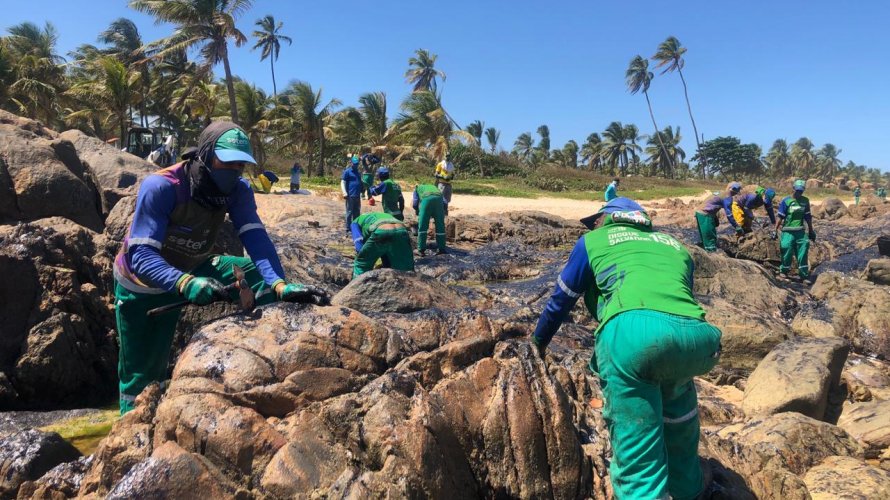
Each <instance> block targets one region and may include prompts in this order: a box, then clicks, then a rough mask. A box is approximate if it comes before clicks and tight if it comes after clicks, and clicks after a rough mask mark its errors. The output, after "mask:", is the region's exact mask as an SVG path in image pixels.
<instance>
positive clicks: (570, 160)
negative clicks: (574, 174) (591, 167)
mask: <svg viewBox="0 0 890 500" xmlns="http://www.w3.org/2000/svg"><path fill="white" fill-rule="evenodd" d="M579 150H580V148H579V147H578V143H577V142H575V141H574V140H572V139H569V141H568V142H566V145H565V146H563V147H562V150H561V151H560V153H561V156H562V166H564V167H566V168H578V151H579Z"/></svg>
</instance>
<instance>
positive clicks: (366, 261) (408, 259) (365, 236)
mask: <svg viewBox="0 0 890 500" xmlns="http://www.w3.org/2000/svg"><path fill="white" fill-rule="evenodd" d="M352 241H353V243H355V252H356V256H355V261H354V263H353V266H352V277H353V278H355V277H356V276H358V275H360V274H362V273H366V272H368V271H370V270H372V269H374V265H375V264H377V259H381V260H382V261H383V267H391V268H393V269H396V270H399V271H413V270H414V253H413V252H412V251H411V240H410V239H409V238H408V230H407V229H406V228H405V224H403V223H402V222H401V221H399V220H397V219H396V218H395V217H393V216H392V215H390V214H386V213H382V212H370V213H366V214H362V215H359V216H358V218H356V219H355V220H353V221H352Z"/></svg>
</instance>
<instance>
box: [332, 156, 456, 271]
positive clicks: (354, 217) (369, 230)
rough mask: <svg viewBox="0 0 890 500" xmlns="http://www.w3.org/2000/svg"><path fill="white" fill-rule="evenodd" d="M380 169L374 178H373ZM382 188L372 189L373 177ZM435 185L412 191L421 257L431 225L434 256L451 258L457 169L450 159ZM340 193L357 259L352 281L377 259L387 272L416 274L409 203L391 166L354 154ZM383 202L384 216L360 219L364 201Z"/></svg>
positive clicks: (376, 214)
mask: <svg viewBox="0 0 890 500" xmlns="http://www.w3.org/2000/svg"><path fill="white" fill-rule="evenodd" d="M375 170H376V173H375ZM375 177H376V178H377V181H378V184H376V185H374V184H373V182H374V178H375ZM434 177H435V179H436V184H437V185H432V184H418V185H417V186H416V187H415V188H414V193H413V195H412V200H411V208H413V209H414V213H415V214H416V215H417V252H418V254H419V255H421V256H423V255H424V254H425V253H426V251H427V238H428V236H427V232H428V231H429V227H430V221H431V220H432V221H433V222H435V235H436V253H437V254H445V253H447V251H448V250H447V246H446V240H445V216H446V215H447V214H448V204H449V203H450V202H451V181H452V180H453V179H454V165H453V164H452V163H451V156H450V155H449V154H446V155H445V158H444V159H443V160H442V161H441V162H439V163H438V164H437V165H436V170H435V174H434ZM340 192H341V195H342V196H343V199H344V200H345V201H346V228H347V231H348V232H349V233H350V234H351V235H352V241H353V243H354V244H355V250H356V253H357V256H356V258H355V261H354V263H353V277H357V276H359V275H361V274H362V273H365V272H368V271H370V270H372V269H374V266H375V265H376V263H377V261H378V259H379V260H380V262H381V265H382V266H383V267H392V268H394V269H398V270H413V269H414V253H413V250H412V248H411V241H410V237H409V235H408V231H407V226H405V224H404V220H405V215H404V210H405V199H404V197H403V195H402V188H401V186H399V184H398V183H397V182H396V181H395V180H393V179H392V172H391V171H390V169H389V167H387V166H385V165H383V164H382V162H381V160H380V158H379V157H378V156H376V155H374V154H370V153H367V154H363V155H361V156H359V155H357V154H354V155H352V157H351V158H350V162H349V165H347V166H346V168H344V169H343V174H342V175H341V177H340ZM375 196H380V197H381V205H382V207H381V208H382V209H383V211H382V212H371V213H368V214H364V215H362V214H361V200H362V199H363V198H364V199H367V200H368V202H369V204H371V205H373V204H374V197H375Z"/></svg>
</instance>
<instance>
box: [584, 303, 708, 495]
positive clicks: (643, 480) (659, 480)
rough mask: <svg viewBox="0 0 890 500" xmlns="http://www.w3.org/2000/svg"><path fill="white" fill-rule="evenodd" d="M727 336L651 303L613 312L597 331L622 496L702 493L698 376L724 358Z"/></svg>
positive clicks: (596, 363) (594, 363)
mask: <svg viewBox="0 0 890 500" xmlns="http://www.w3.org/2000/svg"><path fill="white" fill-rule="evenodd" d="M720 335H721V334H720V330H719V329H717V328H715V327H714V326H712V325H710V324H709V323H707V322H705V321H703V320H698V319H693V318H684V317H681V316H674V315H671V314H666V313H661V312H656V311H651V310H646V309H638V310H631V311H626V312H624V313H621V314H619V315H618V316H615V317H613V318H612V319H610V320H609V321H608V323H606V325H605V326H604V327H603V329H602V330H601V331H600V333H599V334H598V335H597V338H596V346H595V348H594V353H595V354H594V359H592V360H591V369H593V370H594V371H597V372H598V373H599V377H600V383H601V385H602V389H603V398H604V400H605V407H604V410H603V417H604V418H605V420H606V424H607V425H608V428H609V435H610V436H611V443H612V451H613V457H612V463H611V466H610V469H609V471H610V474H611V477H612V487H613V489H614V490H615V498H617V499H619V500H624V499H641V500H643V499H658V498H668V494H670V496H671V498H674V499H678V500H682V499H691V498H695V497H696V496H697V495H698V494H699V493H700V492H701V491H702V488H703V486H704V485H703V484H702V471H701V468H700V466H699V461H698V438H699V418H698V399H697V397H696V394H695V385H694V384H693V382H692V377H694V376H696V375H702V374H704V373H707V372H708V371H710V370H711V368H713V367H714V366H715V365H716V364H717V361H718V360H719V358H720Z"/></svg>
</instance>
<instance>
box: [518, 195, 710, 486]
mask: <svg viewBox="0 0 890 500" xmlns="http://www.w3.org/2000/svg"><path fill="white" fill-rule="evenodd" d="M581 222H582V223H584V225H586V226H587V227H588V228H590V229H591V231H590V232H588V233H587V234H585V235H584V236H582V237H581V239H580V240H578V243H577V244H576V245H575V248H574V250H572V253H571V255H570V256H569V260H568V263H567V264H566V266H565V268H563V270H562V272H561V273H560V275H559V277H558V278H557V281H556V287H555V289H554V292H553V295H552V296H551V297H550V300H549V301H548V303H547V305H546V307H545V309H544V311H543V313H542V314H541V317H540V319H539V320H538V325H537V328H536V329H535V332H534V334H533V337H532V342H533V343H534V344H535V346H536V347H537V350H538V353H539V354H541V355H542V356H543V355H544V352H545V350H546V348H547V344H548V343H549V342H550V340H551V339H552V338H553V335H554V334H555V333H556V331H557V329H559V327H560V325H561V324H562V322H563V321H564V320H565V319H566V317H567V316H568V314H569V312H570V311H571V310H572V308H573V307H574V306H575V303H576V302H577V300H578V298H579V297H582V296H583V297H584V302H585V304H586V306H587V309H588V310H589V311H590V314H591V315H593V317H594V318H596V319H597V321H599V326H598V327H597V330H596V331H595V332H594V335H595V337H596V339H595V347H594V355H593V357H592V359H591V361H590V368H591V370H593V371H594V372H598V373H599V377H600V382H601V385H602V390H603V399H604V400H605V408H604V411H603V417H604V418H605V419H606V423H607V424H608V427H609V435H610V436H611V443H612V450H613V452H614V456H613V458H612V463H611V468H610V472H611V479H612V486H613V488H614V490H615V497H616V498H618V499H630V498H633V499H637V498H645V499H657V498H674V499H691V498H695V497H696V496H697V495H699V494H700V493H701V492H702V490H703V487H704V485H703V479H702V471H701V469H700V467H699V460H698V439H699V417H698V401H697V397H696V393H695V386H694V385H693V382H692V378H693V377H695V376H697V375H702V374H704V373H707V372H708V371H709V370H711V368H713V367H714V366H715V365H716V364H717V361H718V360H719V358H720V336H721V333H720V330H718V329H717V328H715V327H714V326H712V325H710V324H709V323H707V322H706V321H705V320H704V317H705V312H704V310H703V309H702V308H701V306H699V304H698V303H697V302H696V301H695V298H694V296H693V294H692V270H693V262H692V258H691V257H690V255H689V253H688V252H687V251H686V249H685V248H684V247H683V245H682V244H680V242H678V241H677V240H676V239H674V238H673V237H672V236H669V235H667V234H663V233H659V232H657V231H654V230H653V229H652V222H651V220H650V219H649V216H648V215H647V214H646V212H645V211H643V209H642V208H641V207H640V206H639V205H638V204H637V203H635V202H633V201H632V200H629V199H627V198H615V199H614V200H612V201H610V202H609V203H608V204H606V206H604V207H603V208H602V209H601V210H600V211H599V212H598V213H597V214H595V215H593V216H590V217H587V218H586V219H583V220H582V221H581ZM669 495H670V496H669Z"/></svg>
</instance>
